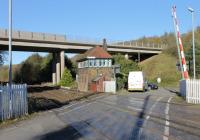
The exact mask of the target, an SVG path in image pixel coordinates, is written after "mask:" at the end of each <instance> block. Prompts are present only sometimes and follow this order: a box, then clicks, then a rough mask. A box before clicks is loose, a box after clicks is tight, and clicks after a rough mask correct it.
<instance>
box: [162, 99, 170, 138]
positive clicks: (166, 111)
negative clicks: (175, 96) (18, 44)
mask: <svg viewBox="0 0 200 140" xmlns="http://www.w3.org/2000/svg"><path fill="white" fill-rule="evenodd" d="M171 99H172V97H170V98H169V99H168V101H167V105H166V108H165V119H166V120H165V129H164V136H163V140H168V136H169V124H170V123H169V103H170V102H171Z"/></svg>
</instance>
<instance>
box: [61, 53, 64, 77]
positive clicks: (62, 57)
mask: <svg viewBox="0 0 200 140" xmlns="http://www.w3.org/2000/svg"><path fill="white" fill-rule="evenodd" d="M60 60H61V61H60V64H61V67H60V68H61V78H62V75H63V72H64V69H65V51H61V52H60Z"/></svg>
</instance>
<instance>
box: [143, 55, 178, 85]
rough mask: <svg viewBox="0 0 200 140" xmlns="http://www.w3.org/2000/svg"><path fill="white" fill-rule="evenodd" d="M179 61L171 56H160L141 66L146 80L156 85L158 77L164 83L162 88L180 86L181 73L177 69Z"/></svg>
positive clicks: (144, 62) (148, 60)
mask: <svg viewBox="0 0 200 140" xmlns="http://www.w3.org/2000/svg"><path fill="white" fill-rule="evenodd" d="M176 62H177V59H176V58H175V57H174V56H172V55H169V54H164V53H162V54H159V55H156V56H153V57H151V58H149V59H147V60H145V61H143V62H141V63H140V64H139V65H140V66H141V67H142V69H143V71H144V73H145V76H146V79H147V80H148V81H151V82H155V83H156V79H157V78H158V77H160V78H161V80H162V82H161V84H160V86H164V87H165V86H168V87H169V86H172V87H174V86H178V84H179V80H180V76H181V74H180V72H179V71H178V70H177V68H176Z"/></svg>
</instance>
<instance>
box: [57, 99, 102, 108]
mask: <svg viewBox="0 0 200 140" xmlns="http://www.w3.org/2000/svg"><path fill="white" fill-rule="evenodd" d="M104 96H106V95H102V96H98V97H95V98H92V100H94V99H99V98H103V97H104ZM87 101H88V100H84V101H81V102H77V103H74V104H71V105H68V106H64V107H62V108H60V109H58V111H63V110H65V109H67V108H70V107H72V106H75V105H77V104H82V103H85V102H87Z"/></svg>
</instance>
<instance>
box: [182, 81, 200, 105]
mask: <svg viewBox="0 0 200 140" xmlns="http://www.w3.org/2000/svg"><path fill="white" fill-rule="evenodd" d="M180 94H181V96H183V97H185V99H186V102H187V103H193V104H200V80H196V79H189V80H181V81H180Z"/></svg>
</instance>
